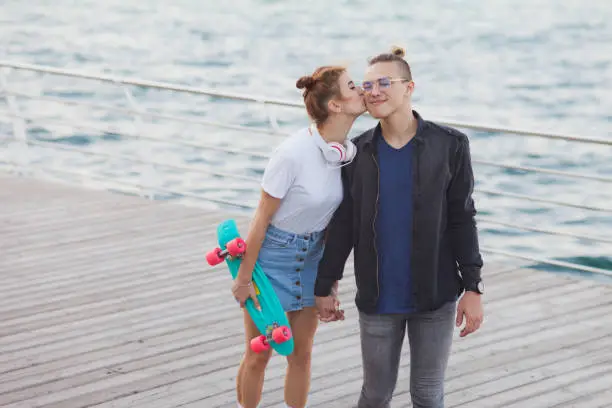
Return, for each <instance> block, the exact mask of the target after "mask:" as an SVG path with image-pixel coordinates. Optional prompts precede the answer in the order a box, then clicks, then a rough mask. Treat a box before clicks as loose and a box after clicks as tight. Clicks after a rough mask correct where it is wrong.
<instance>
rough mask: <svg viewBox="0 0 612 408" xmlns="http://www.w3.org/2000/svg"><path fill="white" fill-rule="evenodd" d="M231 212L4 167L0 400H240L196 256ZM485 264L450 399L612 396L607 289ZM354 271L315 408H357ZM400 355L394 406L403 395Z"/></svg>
mask: <svg viewBox="0 0 612 408" xmlns="http://www.w3.org/2000/svg"><path fill="white" fill-rule="evenodd" d="M228 216H229V215H228V214H221V213H218V212H214V211H207V210H202V209H196V208H189V207H184V206H179V205H176V204H169V203H162V202H150V201H146V200H144V199H139V198H136V197H128V196H123V195H118V194H112V193H108V192H102V191H93V190H85V189H81V188H78V187H68V186H64V185H61V184H51V183H47V182H41V181H35V180H28V179H20V178H14V177H12V176H0V248H1V249H0V251H1V252H0V278H1V285H0V406H2V407H4V408H18V407H20V408H21V407H46V408H77V407H96V408H111V407H113V408H119V407H121V408H123V407H139V408H173V407H184V408H195V407H198V408H200V407H206V408H213V407H235V398H234V375H235V373H236V369H237V364H238V363H239V360H240V356H241V353H242V350H243V347H244V346H243V344H244V341H243V337H242V330H241V314H240V311H239V308H238V307H237V305H236V304H235V303H234V301H233V299H232V298H231V295H230V292H229V282H230V278H229V274H228V273H227V270H226V269H224V265H223V264H222V265H220V266H217V267H215V268H210V267H209V266H208V265H207V264H206V262H205V260H204V257H203V256H204V252H205V251H206V250H208V249H209V248H211V247H212V246H213V245H214V242H215V237H214V227H215V225H216V223H217V222H219V221H220V220H221V219H223V218H225V217H228ZM237 221H238V223H239V225H240V227H241V229H242V231H243V232H246V228H247V224H248V219H246V218H244V217H237ZM484 273H485V277H486V280H487V296H486V298H485V301H486V303H485V311H486V320H485V324H484V326H483V328H482V329H481V331H479V332H478V333H476V334H474V335H472V336H470V337H468V338H466V339H460V338H459V337H458V336H456V340H455V342H454V344H453V353H452V356H451V359H450V363H449V369H448V382H447V397H446V401H447V406H448V407H470V408H478V407H486V408H493V407H529V408H536V407H589V408H595V407H604V406H607V407H609V406H612V391H611V387H610V385H611V384H612V287H610V286H606V285H604V284H602V283H598V282H593V281H589V280H578V279H573V278H570V277H566V276H563V277H562V276H557V275H554V274H550V273H546V272H541V271H535V270H530V269H525V268H523V269H517V268H511V267H509V266H508V265H504V266H500V265H497V266H495V265H493V266H490V265H487V268H486V270H485V272H484ZM351 275H352V272H351V271H350V265H349V268H348V269H347V276H346V279H345V280H343V282H342V283H341V285H340V286H341V295H342V301H343V303H344V307H345V309H346V314H347V320H346V321H344V322H342V323H334V324H328V325H321V326H320V329H319V331H318V333H317V337H316V346H315V349H314V356H313V358H314V361H313V380H312V392H311V396H310V402H309V407H352V406H353V403H354V402H355V401H356V397H357V395H358V393H359V389H360V386H361V361H360V350H359V336H358V329H357V321H356V311H355V306H354V304H353V288H354V283H353V278H352V276H351ZM404 354H405V355H404V358H403V361H402V367H401V373H400V379H399V383H398V387H397V391H396V396H395V398H394V401H393V407H408V406H410V402H409V400H410V395H409V390H408V378H409V377H408V373H409V366H408V361H409V360H408V347H405V352H404ZM284 367H285V361H284V359H283V358H282V357H281V356H278V355H275V356H274V358H273V359H272V361H271V363H270V366H269V368H268V371H267V377H266V383H265V394H264V400H263V406H266V407H276V406H281V405H280V403H281V402H282V386H283V374H284Z"/></svg>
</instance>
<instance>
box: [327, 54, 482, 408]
mask: <svg viewBox="0 0 612 408" xmlns="http://www.w3.org/2000/svg"><path fill="white" fill-rule="evenodd" d="M403 56H404V53H403V50H401V49H400V50H394V51H393V52H392V53H389V54H381V55H379V56H377V57H375V58H373V59H371V60H370V63H369V67H368V70H367V72H366V77H365V80H364V83H363V89H364V91H365V97H366V105H367V107H368V111H369V112H370V114H371V115H372V116H373V117H374V118H377V119H379V124H378V125H377V126H376V127H375V128H373V129H370V130H368V131H366V132H365V133H363V134H362V135H360V136H359V137H357V138H355V139H354V140H353V141H354V143H355V145H356V146H357V149H358V154H357V157H356V158H355V159H354V161H353V162H352V163H351V164H350V165H348V166H346V167H344V169H343V183H344V198H343V201H342V203H341V204H340V207H339V208H338V210H337V211H336V213H335V214H334V217H333V219H332V221H331V223H330V225H329V227H328V228H329V230H328V237H327V240H326V242H327V244H326V248H325V252H324V255H323V258H322V260H321V263H320V264H319V270H318V277H317V281H316V285H315V295H316V296H317V307H318V309H319V313H320V316H321V319H322V320H333V319H334V310H335V303H334V297H333V296H331V295H330V293H331V289H332V286H333V285H334V284H335V283H336V282H337V281H338V280H340V279H341V278H342V274H343V270H344V265H345V262H346V260H347V258H348V256H349V254H350V252H351V250H354V258H355V280H356V284H357V295H356V299H355V301H356V304H357V308H358V310H359V323H360V329H361V348H362V358H363V370H364V378H363V386H362V391H361V395H360V398H359V403H358V407H359V408H366V407H368V408H386V407H389V403H390V401H391V397H392V395H393V391H394V389H395V386H396V382H397V374H398V369H399V363H400V356H401V349H402V343H403V340H404V336H405V332H406V330H407V332H408V340H409V344H410V356H411V361H410V392H411V397H412V403H413V406H414V407H415V408H425V407H427V408H442V407H443V406H444V375H445V371H446V366H447V361H448V356H449V353H450V349H451V342H452V336H453V322H455V324H456V325H457V326H458V327H459V326H461V325H462V324H463V321H464V320H465V327H464V328H463V329H462V331H461V334H460V335H461V337H463V336H466V335H468V334H469V333H472V332H474V331H475V330H477V329H478V328H479V326H480V324H481V322H482V319H483V310H482V303H481V294H482V291H483V287H482V280H481V276H480V270H481V268H482V264H483V262H482V258H481V255H480V252H479V246H478V234H477V229H476V223H475V221H474V215H475V213H476V210H475V208H474V202H473V200H472V190H473V185H474V177H473V173H472V165H471V158H470V150H469V144H468V138H467V136H466V135H464V134H463V133H461V132H459V131H457V130H455V129H452V128H447V127H442V126H439V125H437V124H435V123H432V122H429V121H426V120H424V119H423V118H422V117H421V116H420V115H419V114H418V113H417V112H416V111H414V110H413V109H412V102H411V97H412V93H413V90H414V82H413V81H412V75H411V71H410V67H409V65H408V63H407V62H406V61H405V60H404V58H403ZM464 291H465V293H464V294H463V296H462V297H461V300H460V301H459V302H458V304H457V299H458V297H459V296H460V295H461V294H462V292H464ZM455 305H457V307H456V309H455ZM455 310H456V311H457V315H456V318H455Z"/></svg>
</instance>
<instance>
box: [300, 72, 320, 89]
mask: <svg viewBox="0 0 612 408" xmlns="http://www.w3.org/2000/svg"><path fill="white" fill-rule="evenodd" d="M315 82H316V81H315V79H314V78H313V77H312V75H305V76H303V77H301V78H300V79H298V80H297V82H296V83H295V86H296V87H297V88H298V89H304V88H306V89H310V88H312V86H313V85H314V84H315Z"/></svg>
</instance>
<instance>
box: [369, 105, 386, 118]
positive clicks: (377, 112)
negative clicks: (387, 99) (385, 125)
mask: <svg viewBox="0 0 612 408" xmlns="http://www.w3.org/2000/svg"><path fill="white" fill-rule="evenodd" d="M368 113H369V114H370V116H372V117H373V118H374V119H383V118H385V117H387V116H388V113H387V112H385V111H384V110H383V109H378V108H376V107H374V108H371V107H368Z"/></svg>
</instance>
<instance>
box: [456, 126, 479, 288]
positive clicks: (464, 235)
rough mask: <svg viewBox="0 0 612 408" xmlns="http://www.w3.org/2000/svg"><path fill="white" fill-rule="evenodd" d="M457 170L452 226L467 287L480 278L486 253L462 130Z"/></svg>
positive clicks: (465, 139)
mask: <svg viewBox="0 0 612 408" xmlns="http://www.w3.org/2000/svg"><path fill="white" fill-rule="evenodd" d="M454 163H455V165H454V172H453V177H452V180H451V183H450V185H449V188H448V196H447V197H448V227H449V231H450V234H451V242H452V248H453V252H454V254H455V260H456V262H457V264H458V265H459V271H460V273H461V276H462V278H463V283H464V286H465V287H470V286H472V285H474V284H475V283H476V282H478V281H479V280H480V270H481V268H482V264H483V262H482V257H481V255H480V248H479V245H478V230H477V228H476V220H475V218H474V217H475V216H476V208H475V206H474V200H473V199H472V192H473V190H474V173H473V171H472V159H471V154H470V145H469V140H468V138H467V136H466V135H464V134H462V135H461V137H460V139H459V146H458V148H457V151H456V152H455V158H454Z"/></svg>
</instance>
